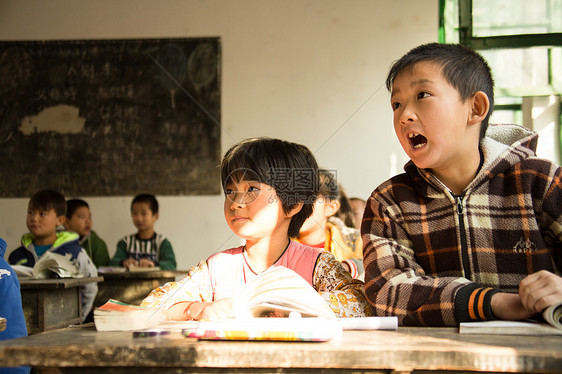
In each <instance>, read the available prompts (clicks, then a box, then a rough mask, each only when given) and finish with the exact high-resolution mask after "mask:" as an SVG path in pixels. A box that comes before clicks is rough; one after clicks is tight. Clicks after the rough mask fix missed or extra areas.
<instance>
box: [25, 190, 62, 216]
mask: <svg viewBox="0 0 562 374" xmlns="http://www.w3.org/2000/svg"><path fill="white" fill-rule="evenodd" d="M28 208H29V209H33V210H51V209H54V210H55V213H56V214H57V217H60V216H64V215H65V214H66V200H65V199H64V196H63V195H62V194H61V193H60V192H57V191H53V190H42V191H39V192H36V193H35V194H33V196H31V199H29V205H28Z"/></svg>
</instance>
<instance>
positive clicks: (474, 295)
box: [468, 290, 478, 320]
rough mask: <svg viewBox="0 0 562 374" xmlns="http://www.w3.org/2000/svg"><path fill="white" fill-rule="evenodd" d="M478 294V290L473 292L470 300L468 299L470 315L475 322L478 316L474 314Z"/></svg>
mask: <svg viewBox="0 0 562 374" xmlns="http://www.w3.org/2000/svg"><path fill="white" fill-rule="evenodd" d="M477 294H478V290H474V291H472V294H471V295H470V299H468V315H469V316H470V318H472V319H474V320H475V319H476V315H475V314H474V299H475V298H476V295H477Z"/></svg>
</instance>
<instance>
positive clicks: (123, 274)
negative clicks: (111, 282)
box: [99, 269, 187, 280]
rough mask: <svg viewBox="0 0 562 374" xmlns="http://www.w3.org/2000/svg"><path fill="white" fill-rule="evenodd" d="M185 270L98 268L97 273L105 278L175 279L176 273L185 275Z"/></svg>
mask: <svg viewBox="0 0 562 374" xmlns="http://www.w3.org/2000/svg"><path fill="white" fill-rule="evenodd" d="M186 274H187V271H181V270H146V271H140V270H137V271H104V270H103V269H99V275H101V276H103V277H104V278H105V279H152V278H158V279H160V278H170V279H171V280H173V279H175V277H176V276H178V275H186Z"/></svg>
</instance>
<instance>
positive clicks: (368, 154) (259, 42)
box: [0, 0, 438, 268]
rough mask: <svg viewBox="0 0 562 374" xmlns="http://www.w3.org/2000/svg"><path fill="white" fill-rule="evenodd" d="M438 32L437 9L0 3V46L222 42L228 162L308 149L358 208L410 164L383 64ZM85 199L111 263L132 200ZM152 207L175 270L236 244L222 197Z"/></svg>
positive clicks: (10, 206)
mask: <svg viewBox="0 0 562 374" xmlns="http://www.w3.org/2000/svg"><path fill="white" fill-rule="evenodd" d="M437 30H438V1H437V0H423V1H420V0H395V1H388V0H236V1H235V0H231V1H226V0H161V1H155V0H121V1H114V0H97V1H89V0H50V1H43V0H2V1H1V2H0V40H50V39H104V38H109V39H111V38H164V37H199V36H219V37H220V38H221V43H222V57H223V60H222V114H221V116H222V140H221V141H222V149H223V153H224V151H226V149H228V147H230V146H231V145H232V144H234V143H235V142H237V141H240V140H242V139H244V138H246V137H251V136H262V135H267V136H271V137H279V138H284V139H287V140H291V141H295V142H299V143H303V144H306V145H307V146H308V147H309V148H310V149H311V150H312V151H313V152H314V153H315V154H316V156H317V158H318V161H319V163H320V165H321V166H322V167H326V168H330V169H336V170H337V173H338V181H339V182H340V183H342V184H343V186H344V187H345V188H346V190H347V192H348V195H350V196H360V197H367V196H368V195H369V194H370V192H371V191H372V190H373V189H374V188H375V187H376V185H378V184H379V183H381V182H382V181H384V180H386V179H387V178H389V177H390V176H391V175H394V174H396V173H398V172H400V171H401V170H402V165H403V164H404V162H405V161H406V158H405V155H404V153H403V151H402V149H401V148H400V145H399V143H398V142H397V141H396V139H395V137H394V133H393V127H392V112H391V110H390V105H389V103H388V97H389V95H388V93H387V91H386V88H385V87H384V80H385V77H386V74H387V72H388V69H389V67H390V64H391V63H392V61H394V60H396V59H398V58H399V57H400V56H401V55H402V54H404V53H405V52H406V51H408V50H409V49H410V48H412V47H414V46H416V45H418V44H421V43H426V42H431V41H436V40H437ZM0 165H1V164H0ZM0 167H1V166H0ZM14 177H15V178H17V176H14ZM0 191H1V187H0ZM0 196H1V193H0ZM69 197H70V196H69ZM82 197H83V198H85V199H86V200H87V201H88V202H89V203H90V207H91V210H92V214H93V219H94V229H95V230H96V231H97V232H98V233H99V234H100V236H101V237H102V238H104V239H105V240H106V242H107V243H108V246H109V248H110V254H113V252H114V250H115V244H116V242H117V240H118V239H119V238H120V237H121V236H123V235H125V234H128V233H132V232H134V226H133V225H132V223H131V219H130V216H129V204H130V201H131V199H132V196H112V197H104V198H100V197H95V198H94V197H87V196H85V197H84V196H82ZM157 197H158V199H159V202H160V205H161V212H160V220H159V221H158V222H157V224H156V230H157V231H159V232H162V233H164V234H166V235H167V236H168V237H169V239H170V240H171V242H172V244H173V246H174V250H175V252H176V257H177V260H178V265H179V267H180V268H186V267H189V266H192V265H195V264H196V263H197V262H198V261H199V260H200V259H203V258H205V257H207V256H208V255H210V254H211V253H214V252H216V251H218V250H223V249H226V248H229V247H231V246H233V245H236V244H238V243H239V239H237V238H236V237H235V236H234V235H233V234H232V233H231V232H230V230H229V229H228V227H227V226H226V223H225V222H224V217H223V213H222V196H204V197H200V196H198V197H190V196H157ZM27 200H28V199H27V198H18V199H0V236H1V237H3V238H4V239H6V241H7V242H8V251H10V250H11V249H13V248H15V247H16V246H17V245H18V244H19V239H20V237H21V235H22V234H23V233H24V232H26V231H27V229H26V226H25V214H26V208H27Z"/></svg>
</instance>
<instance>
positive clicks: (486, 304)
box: [455, 283, 499, 322]
mask: <svg viewBox="0 0 562 374" xmlns="http://www.w3.org/2000/svg"><path fill="white" fill-rule="evenodd" d="M497 292H499V290H497V289H493V288H490V287H482V286H480V285H478V284H476V283H471V284H468V285H466V286H464V287H462V288H460V289H459V290H458V291H457V294H456V296H455V317H456V319H457V321H458V322H472V321H486V320H493V319H496V318H495V317H494V314H493V313H492V305H491V301H492V296H493V295H494V294H496V293H497Z"/></svg>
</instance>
